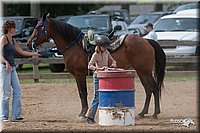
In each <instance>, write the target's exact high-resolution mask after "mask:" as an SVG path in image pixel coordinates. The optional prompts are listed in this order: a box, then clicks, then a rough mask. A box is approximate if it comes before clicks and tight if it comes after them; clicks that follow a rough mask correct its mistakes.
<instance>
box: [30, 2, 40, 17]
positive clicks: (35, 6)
mask: <svg viewBox="0 0 200 133" xmlns="http://www.w3.org/2000/svg"><path fill="white" fill-rule="evenodd" d="M30 10H31V11H30V12H31V16H33V17H36V18H40V17H41V16H40V15H41V14H40V4H39V3H31V9H30Z"/></svg>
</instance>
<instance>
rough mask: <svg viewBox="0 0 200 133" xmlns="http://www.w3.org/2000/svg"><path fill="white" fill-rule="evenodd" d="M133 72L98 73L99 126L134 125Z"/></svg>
mask: <svg viewBox="0 0 200 133" xmlns="http://www.w3.org/2000/svg"><path fill="white" fill-rule="evenodd" d="M134 77H135V71H134V70H116V71H114V70H112V71H99V72H98V73H97V78H98V79H99V124H100V125H135V82H134Z"/></svg>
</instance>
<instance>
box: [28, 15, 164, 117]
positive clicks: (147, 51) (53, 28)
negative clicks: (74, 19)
mask: <svg viewBox="0 0 200 133" xmlns="http://www.w3.org/2000/svg"><path fill="white" fill-rule="evenodd" d="M49 38H53V40H54V42H55V44H56V46H57V48H58V49H59V50H60V52H61V53H62V54H63V56H64V61H65V65H66V67H67V69H68V70H69V72H70V73H71V74H72V75H73V76H74V77H75V79H76V82H77V87H78V90H79V96H80V99H81V104H82V110H81V112H80V114H79V117H80V118H84V116H85V114H86V112H87V109H88V102H87V86H86V76H87V65H88V54H87V52H86V51H85V50H84V49H83V47H82V44H81V43H82V41H81V40H82V38H83V35H82V33H81V31H80V30H79V29H78V28H76V27H73V26H72V25H70V24H67V23H63V22H61V21H57V20H54V19H52V18H50V17H49V16H48V15H43V18H42V19H41V20H40V21H39V22H38V24H37V25H36V27H35V30H34V32H33V33H32V35H31V36H30V38H29V40H28V43H27V46H28V47H29V48H31V47H34V48H36V47H37V46H39V45H41V44H42V43H43V42H46V41H48V39H49ZM111 55H112V56H113V58H114V59H115V60H116V62H117V66H118V67H120V68H125V69H126V68H128V67H132V68H134V69H135V70H136V71H137V74H138V76H139V78H140V80H141V83H142V85H143V86H144V88H145V93H146V100H145V104H144V108H143V110H142V112H141V113H140V114H139V115H140V116H141V117H144V114H147V113H148V108H149V103H150V99H151V95H152V93H153V95H154V99H155V111H154V114H153V117H154V118H157V115H158V114H159V113H160V103H159V99H160V94H161V88H162V87H163V80H164V76H165V65H166V56H165V53H164V51H163V50H162V48H161V47H160V45H159V44H158V43H157V42H155V41H153V40H147V39H143V38H141V37H137V36H134V35H127V36H126V38H125V40H124V42H123V44H122V46H121V47H119V48H118V49H117V50H116V51H114V52H113V53H111ZM154 69H155V70H154ZM153 70H154V77H153V74H152V72H153Z"/></svg>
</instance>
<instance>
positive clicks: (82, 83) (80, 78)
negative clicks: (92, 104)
mask: <svg viewBox="0 0 200 133" xmlns="http://www.w3.org/2000/svg"><path fill="white" fill-rule="evenodd" d="M75 79H76V83H77V87H78V91H79V97H80V99H81V105H82V109H81V112H80V114H79V117H80V118H81V119H85V114H86V112H87V110H88V102H87V85H86V74H85V73H80V72H75Z"/></svg>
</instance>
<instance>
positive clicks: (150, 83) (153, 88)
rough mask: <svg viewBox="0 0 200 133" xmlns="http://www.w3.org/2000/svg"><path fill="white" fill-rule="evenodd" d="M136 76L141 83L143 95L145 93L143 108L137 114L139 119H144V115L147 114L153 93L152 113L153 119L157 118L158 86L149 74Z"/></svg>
mask: <svg viewBox="0 0 200 133" xmlns="http://www.w3.org/2000/svg"><path fill="white" fill-rule="evenodd" d="M138 75H139V77H140V80H141V83H142V85H143V86H144V89H145V93H146V99H145V104H144V108H143V110H142V112H141V113H139V115H140V117H144V114H147V113H148V109H149V104H150V100H151V95H152V93H153V95H154V100H155V111H154V114H153V117H154V118H157V115H158V114H159V113H160V104H159V90H158V86H157V84H156V82H155V80H154V78H153V77H152V75H151V74H150V75H144V74H143V75H142V74H138Z"/></svg>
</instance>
